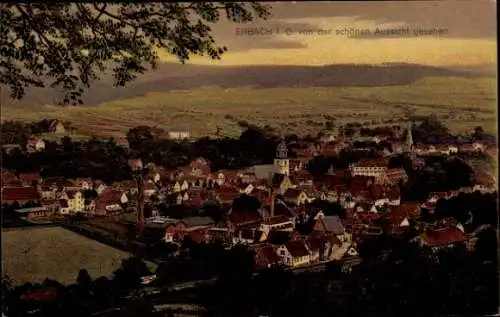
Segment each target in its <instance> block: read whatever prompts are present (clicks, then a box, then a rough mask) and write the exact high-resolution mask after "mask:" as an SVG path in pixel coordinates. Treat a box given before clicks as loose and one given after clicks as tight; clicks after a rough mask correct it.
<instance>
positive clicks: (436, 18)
mask: <svg viewBox="0 0 500 317" xmlns="http://www.w3.org/2000/svg"><path fill="white" fill-rule="evenodd" d="M495 9H496V5H495V3H494V2H493V1H429V2H420V1H419V2H417V1H411V2H409V1H408V2H366V3H361V2H355V3H354V2H353V3H331V2H330V3H328V2H309V3H307V2H297V3H296V4H294V5H290V4H289V3H286V4H285V3H278V4H273V14H274V18H276V19H287V20H291V19H295V20H297V19H302V20H303V21H307V20H308V19H317V18H335V17H358V18H359V19H362V20H372V21H375V22H376V23H379V24H388V23H398V24H405V25H410V26H413V27H419V28H433V27H440V28H446V29H448V30H449V31H450V32H449V34H448V37H453V38H473V39H495V38H496V13H495V12H496V10H495Z"/></svg>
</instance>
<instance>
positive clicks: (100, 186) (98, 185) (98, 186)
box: [93, 180, 108, 195]
mask: <svg viewBox="0 0 500 317" xmlns="http://www.w3.org/2000/svg"><path fill="white" fill-rule="evenodd" d="M107 187H108V185H106V184H105V183H104V182H103V181H101V180H95V181H94V182H93V189H94V190H95V191H96V192H97V194H99V195H100V194H102V192H104V190H105V189H106V188H107Z"/></svg>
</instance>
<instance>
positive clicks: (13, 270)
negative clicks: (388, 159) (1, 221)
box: [2, 227, 130, 284]
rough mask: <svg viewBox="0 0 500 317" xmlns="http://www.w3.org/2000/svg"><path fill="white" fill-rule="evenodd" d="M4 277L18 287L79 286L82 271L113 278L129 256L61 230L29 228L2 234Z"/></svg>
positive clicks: (57, 228)
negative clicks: (47, 281) (40, 284)
mask: <svg viewBox="0 0 500 317" xmlns="http://www.w3.org/2000/svg"><path fill="white" fill-rule="evenodd" d="M2 250H3V254H2V265H3V274H7V275H8V276H9V277H11V278H13V279H14V282H15V283H16V284H22V283H26V282H32V283H33V282H42V281H43V280H44V279H45V278H47V277H48V278H51V279H55V280H57V281H59V282H61V283H63V284H70V283H75V282H76V277H77V274H78V271H79V270H80V269H83V268H85V269H87V271H88V272H89V274H90V275H91V276H92V277H93V278H97V277H100V276H107V277H110V276H111V275H112V274H113V271H114V270H116V269H117V268H118V267H119V266H120V264H121V260H123V259H126V258H128V257H130V254H128V253H126V252H123V251H120V250H117V249H114V248H112V247H110V246H107V245H104V244H102V243H99V242H97V241H94V240H91V239H88V238H86V237H83V236H81V235H78V234H76V233H74V232H71V231H69V230H66V229H63V228H60V227H51V228H27V229H21V230H6V231H3V232H2Z"/></svg>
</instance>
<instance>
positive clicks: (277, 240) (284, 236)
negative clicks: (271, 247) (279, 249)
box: [267, 230, 292, 244]
mask: <svg viewBox="0 0 500 317" xmlns="http://www.w3.org/2000/svg"><path fill="white" fill-rule="evenodd" d="M291 235H292V234H291V232H289V231H278V230H271V231H269V233H268V234H267V241H268V242H269V243H272V244H284V243H286V242H288V241H289V240H290V238H291Z"/></svg>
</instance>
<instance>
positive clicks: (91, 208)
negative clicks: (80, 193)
mask: <svg viewBox="0 0 500 317" xmlns="http://www.w3.org/2000/svg"><path fill="white" fill-rule="evenodd" d="M96 200H97V198H87V199H85V200H84V201H83V213H85V214H90V215H92V214H94V213H95V207H96Z"/></svg>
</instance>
